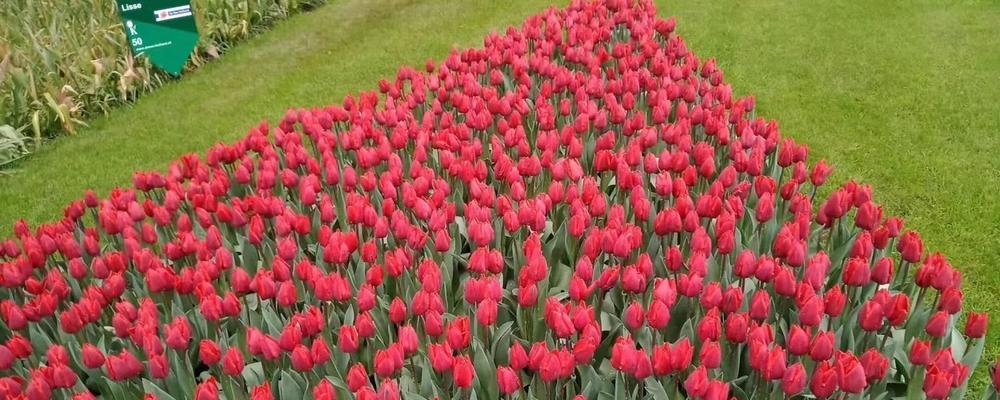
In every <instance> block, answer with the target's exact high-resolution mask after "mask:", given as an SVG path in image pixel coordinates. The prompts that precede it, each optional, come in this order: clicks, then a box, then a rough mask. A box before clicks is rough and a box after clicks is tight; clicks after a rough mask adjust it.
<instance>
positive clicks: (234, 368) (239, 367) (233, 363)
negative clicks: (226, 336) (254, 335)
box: [222, 347, 244, 376]
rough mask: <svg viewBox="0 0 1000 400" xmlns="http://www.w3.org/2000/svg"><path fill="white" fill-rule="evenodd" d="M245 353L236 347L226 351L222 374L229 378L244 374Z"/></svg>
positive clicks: (223, 357) (223, 358)
mask: <svg viewBox="0 0 1000 400" xmlns="http://www.w3.org/2000/svg"><path fill="white" fill-rule="evenodd" d="M243 366H244V364H243V352H241V351H240V349H238V348H235V347H230V348H228V349H226V354H225V355H224V356H222V372H223V373H225V374H226V375H229V376H239V375H240V374H242V373H243Z"/></svg>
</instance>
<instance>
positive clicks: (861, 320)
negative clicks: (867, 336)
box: [858, 301, 885, 332]
mask: <svg viewBox="0 0 1000 400" xmlns="http://www.w3.org/2000/svg"><path fill="white" fill-rule="evenodd" d="M884 319H885V314H884V312H883V311H882V305H881V304H880V303H878V302H876V301H867V302H865V304H864V305H862V306H861V312H860V313H858V324H859V325H860V326H861V329H864V330H866V331H869V332H875V331H877V330H879V329H881V328H882V325H883V320H884Z"/></svg>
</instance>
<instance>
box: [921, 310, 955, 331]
mask: <svg viewBox="0 0 1000 400" xmlns="http://www.w3.org/2000/svg"><path fill="white" fill-rule="evenodd" d="M949 317H950V316H949V315H948V313H947V312H944V311H938V312H936V313H934V314H931V317H930V318H928V319H927V325H925V326H924V331H925V332H927V334H928V335H931V336H932V337H942V336H944V334H945V333H947V330H948V326H949V325H950V321H949V319H950V318H949Z"/></svg>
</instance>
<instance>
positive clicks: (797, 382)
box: [781, 363, 806, 396]
mask: <svg viewBox="0 0 1000 400" xmlns="http://www.w3.org/2000/svg"><path fill="white" fill-rule="evenodd" d="M805 387H806V368H805V367H804V366H803V365H802V363H795V364H793V365H792V366H790V367H788V368H787V369H785V375H784V376H783V377H782V378H781V391H783V392H784V393H785V395H786V396H793V395H796V394H798V393H799V392H801V391H802V389H804V388H805Z"/></svg>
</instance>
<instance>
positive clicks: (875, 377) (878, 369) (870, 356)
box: [861, 348, 889, 385]
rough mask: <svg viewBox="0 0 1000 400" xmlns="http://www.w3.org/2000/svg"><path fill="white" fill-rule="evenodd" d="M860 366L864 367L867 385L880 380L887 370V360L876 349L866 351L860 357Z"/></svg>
mask: <svg viewBox="0 0 1000 400" xmlns="http://www.w3.org/2000/svg"><path fill="white" fill-rule="evenodd" d="M861 366H862V367H864V370H865V377H866V378H867V380H868V384H869V385H870V384H872V383H875V382H878V381H880V380H882V378H884V377H885V374H886V372H887V371H888V370H889V360H888V359H887V358H885V357H884V356H883V355H882V353H880V352H879V351H878V350H877V349H874V348H873V349H868V351H866V352H865V353H864V354H862V355H861Z"/></svg>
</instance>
